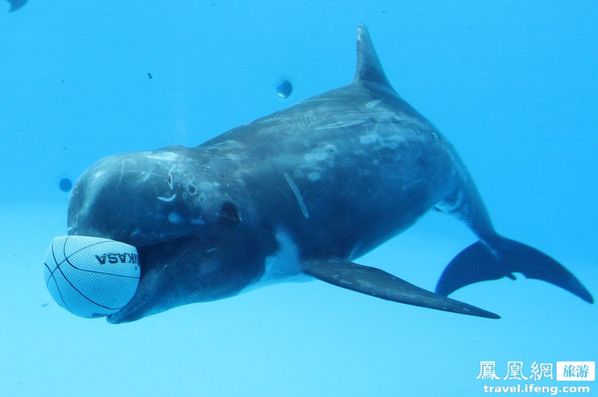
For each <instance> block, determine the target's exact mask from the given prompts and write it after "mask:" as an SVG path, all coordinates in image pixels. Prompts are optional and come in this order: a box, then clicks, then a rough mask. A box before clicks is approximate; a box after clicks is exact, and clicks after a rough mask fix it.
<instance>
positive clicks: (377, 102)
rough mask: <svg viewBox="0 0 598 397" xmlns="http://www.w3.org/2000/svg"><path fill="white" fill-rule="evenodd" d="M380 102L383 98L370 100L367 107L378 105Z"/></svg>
mask: <svg viewBox="0 0 598 397" xmlns="http://www.w3.org/2000/svg"><path fill="white" fill-rule="evenodd" d="M380 102H382V99H374V100H373V101H369V102H367V103H366V104H365V107H366V108H367V109H371V108H373V107H376V106H378V105H379V104H380Z"/></svg>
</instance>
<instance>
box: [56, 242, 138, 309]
mask: <svg viewBox="0 0 598 397" xmlns="http://www.w3.org/2000/svg"><path fill="white" fill-rule="evenodd" d="M44 280H45V283H46V287H47V288H48V291H49V292H50V295H52V298H54V300H55V301H56V303H58V304H59V305H60V306H62V307H64V308H65V309H66V310H68V311H69V312H71V313H73V314H75V315H77V316H80V317H86V318H93V317H103V316H107V315H109V314H111V313H115V312H117V311H118V310H120V308H122V307H123V306H124V305H126V304H127V303H128V302H129V301H130V300H131V298H132V297H133V295H134V294H135V290H136V289H137V285H138V284H139V256H138V255H137V249H136V248H135V247H133V246H132V245H129V244H125V243H122V242H119V241H114V240H110V239H105V238H99V237H88V236H58V237H55V238H54V239H53V240H52V242H51V243H50V246H49V247H48V250H47V251H46V255H45V258H44Z"/></svg>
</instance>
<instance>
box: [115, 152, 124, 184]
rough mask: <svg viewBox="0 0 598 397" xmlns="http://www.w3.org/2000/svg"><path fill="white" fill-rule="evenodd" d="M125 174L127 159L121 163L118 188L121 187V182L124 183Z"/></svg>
mask: <svg viewBox="0 0 598 397" xmlns="http://www.w3.org/2000/svg"><path fill="white" fill-rule="evenodd" d="M124 174H125V159H122V161H121V162H120V176H119V177H118V183H117V184H116V187H119V186H120V184H121V182H122V181H123V176H124Z"/></svg>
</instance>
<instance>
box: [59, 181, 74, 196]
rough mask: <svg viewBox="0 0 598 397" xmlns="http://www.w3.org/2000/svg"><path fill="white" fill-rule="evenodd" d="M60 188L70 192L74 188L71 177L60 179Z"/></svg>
mask: <svg viewBox="0 0 598 397" xmlns="http://www.w3.org/2000/svg"><path fill="white" fill-rule="evenodd" d="M58 188H59V189H60V190H62V191H63V192H65V193H68V192H70V191H71V189H72V188H73V182H72V181H71V180H70V178H62V179H60V181H58Z"/></svg>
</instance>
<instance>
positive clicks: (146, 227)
mask: <svg viewBox="0 0 598 397" xmlns="http://www.w3.org/2000/svg"><path fill="white" fill-rule="evenodd" d="M433 209H435V210H438V211H441V212H444V213H447V214H451V215H454V216H455V217H457V218H458V219H460V220H461V221H463V222H464V223H465V224H466V225H467V226H468V227H469V228H470V229H471V230H472V231H473V232H474V233H475V235H476V236H477V237H478V239H479V241H477V242H476V243H474V244H472V245H471V246H469V247H467V248H465V249H464V250H463V251H462V252H460V253H459V254H458V255H457V256H456V257H455V258H454V259H453V260H452V261H451V262H450V263H449V264H448V266H447V267H446V270H445V271H444V273H443V274H442V276H441V277H440V280H439V281H438V285H437V286H436V291H435V292H431V291H428V290H425V289H422V288H420V287H417V286H415V285H413V284H411V283H409V282H407V281H405V280H402V279H400V278H399V277H397V276H394V275H392V274H390V273H388V272H386V271H383V270H381V269H378V268H374V267H369V266H364V265H360V264H358V263H356V262H355V260H357V259H358V258H359V257H360V256H362V255H364V254H365V253H367V252H369V251H371V250H373V249H374V248H376V247H377V246H379V245H380V244H382V243H383V242H385V241H387V240H389V239H390V238H392V237H393V236H395V235H397V234H399V233H400V232H402V231H404V230H405V229H407V228H409V227H410V226H411V225H413V224H414V223H415V222H416V221H417V219H418V218H420V217H421V216H422V215H423V214H425V213H426V212H427V211H429V210H433ZM67 231H68V233H69V234H70V235H88V236H97V237H105V238H111V239H114V240H119V241H122V242H125V243H128V244H131V245H134V246H136V247H137V248H138V251H139V257H140V264H141V265H140V266H141V278H140V283H139V287H138V289H137V291H136V292H135V295H134V296H133V298H132V299H131V301H130V302H129V303H127V304H126V305H125V306H124V307H122V308H121V309H120V310H119V311H117V312H116V313H114V314H111V315H110V316H108V318H107V319H108V321H109V322H111V323H122V322H128V321H134V320H137V319H140V318H142V317H145V316H148V315H151V314H155V313H159V312H163V311H165V310H168V309H171V308H174V307H177V306H180V305H184V304H189V303H194V302H202V301H211V300H216V299H221V298H226V297H230V296H234V295H237V294H239V293H241V292H243V291H248V290H251V289H253V288H256V287H260V286H264V285H267V284H271V283H276V282H282V281H293V280H297V281H299V280H307V279H314V278H315V279H319V280H322V281H325V282H327V283H330V284H333V285H336V286H339V287H343V288H347V289H350V290H354V291H357V292H360V293H364V294H367V295H371V296H374V297H378V298H382V299H386V300H391V301H395V302H400V303H406V304H410V305H416V306H422V307H427V308H432V309H438V310H444V311H449V312H455V313H461V314H467V315H473V316H480V317H486V318H499V316H498V315H497V314H495V313H492V312H489V311H486V310H483V309H480V308H478V307H475V306H472V305H469V304H467V303H463V302H460V301H457V300H454V299H451V298H448V297H447V296H448V295H449V294H451V293H452V292H454V291H456V290H457V289H459V288H462V287H464V286H467V285H470V284H473V283H477V282H481V281H485V280H494V279H500V278H503V277H508V278H514V276H513V273H516V272H517V273H521V274H523V275H525V276H526V277H528V278H534V279H539V280H543V281H546V282H549V283H551V284H554V285H556V286H558V287H561V288H563V289H565V290H567V291H569V292H571V293H573V294H575V295H577V296H578V297H580V298H581V299H583V300H585V301H587V302H590V303H592V302H593V298H592V295H591V294H590V292H588V290H587V289H586V288H585V287H584V286H583V285H582V284H581V283H580V281H578V279H577V278H576V277H575V276H574V275H573V274H572V273H571V272H569V271H568V270H567V269H565V267H563V266H562V265H561V264H560V263H558V262H557V261H556V260H554V259H552V258H551V257H549V256H547V255H546V254H544V253H542V252H540V251H538V250H536V249H535V248H532V247H529V246H527V245H524V244H522V243H519V242H516V241H513V240H510V239H508V238H505V237H503V236H501V235H499V234H498V233H497V232H496V231H495V229H494V227H493V226H492V223H491V220H490V217H489V215H488V212H487V210H486V208H485V206H484V203H483V202H482V199H481V197H480V194H479V193H478V190H477V189H476V186H475V184H474V182H473V180H472V178H471V176H470V175H469V173H468V171H467V169H466V168H465V166H464V164H463V162H462V161H461V160H460V158H459V156H458V155H457V152H456V151H455V149H454V148H453V146H452V145H451V144H450V143H449V142H448V141H447V139H446V138H445V137H444V136H443V135H442V134H441V133H440V132H438V130H437V129H436V128H435V127H434V126H433V125H432V123H430V121H428V120H427V119H426V118H425V117H424V116H422V115H421V114H419V113H418V112H417V111H416V110H415V109H414V108H413V107H411V106H410V105H409V104H408V103H407V102H406V101H405V100H403V99H402V98H401V97H400V96H399V95H398V94H397V92H396V91H395V90H394V89H393V87H392V86H391V84H390V82H389V81H388V79H387V77H386V75H385V73H384V71H383V69H382V66H381V64H380V61H379V59H378V56H377V55H376V51H375V49H374V46H373V44H372V41H371V39H370V35H369V33H368V31H367V29H366V27H365V26H363V25H360V26H359V27H358V29H357V68H356V72H355V77H354V79H353V81H352V82H351V83H350V84H349V85H346V86H344V87H341V88H338V89H334V90H332V91H328V92H325V93H323V94H321V95H318V96H315V97H313V98H310V99H307V100H305V101H304V102H302V103H299V104H297V105H295V106H292V107H290V108H288V109H286V110H282V111H279V112H276V113H273V114H271V115H269V116H266V117H263V118H260V119H258V120H255V121H253V122H251V123H249V124H246V125H243V126H240V127H237V128H234V129H232V130H230V131H227V132H225V133H223V134H221V135H219V136H216V137H215V138H213V139H210V140H208V141H207V142H205V143H203V144H201V145H199V146H197V147H183V146H169V147H165V148H163V149H160V150H154V151H144V152H139V153H130V154H120V155H114V156H110V157H107V158H105V159H102V160H100V161H99V162H97V163H96V164H94V165H92V166H91V167H90V168H89V169H88V170H86V171H85V172H84V173H83V175H82V176H81V177H80V178H79V180H78V181H77V182H76V184H75V186H74V189H73V191H72V195H71V198H70V202H69V209H68V221H67Z"/></svg>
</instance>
